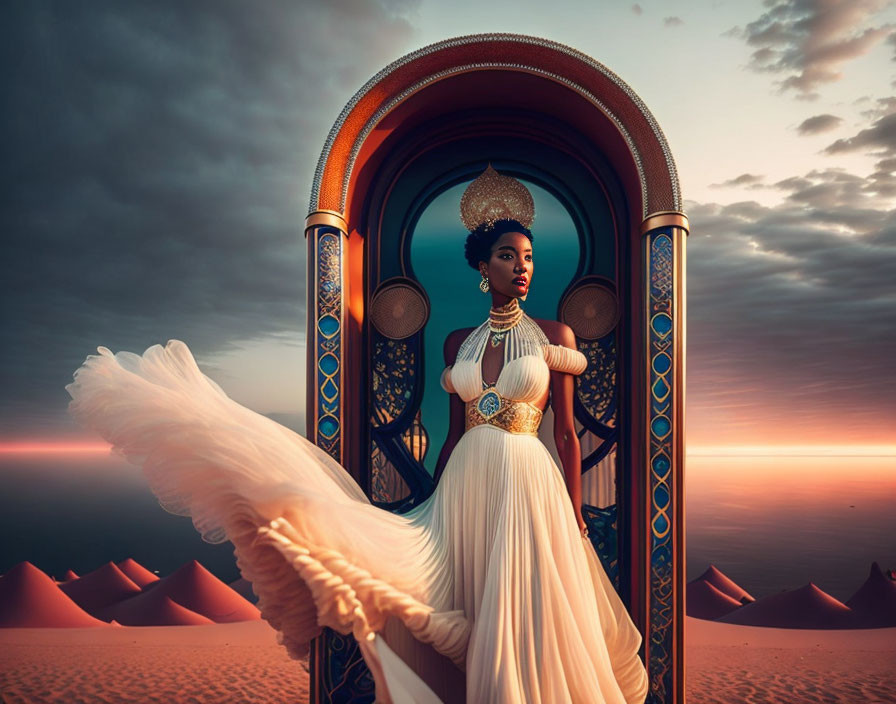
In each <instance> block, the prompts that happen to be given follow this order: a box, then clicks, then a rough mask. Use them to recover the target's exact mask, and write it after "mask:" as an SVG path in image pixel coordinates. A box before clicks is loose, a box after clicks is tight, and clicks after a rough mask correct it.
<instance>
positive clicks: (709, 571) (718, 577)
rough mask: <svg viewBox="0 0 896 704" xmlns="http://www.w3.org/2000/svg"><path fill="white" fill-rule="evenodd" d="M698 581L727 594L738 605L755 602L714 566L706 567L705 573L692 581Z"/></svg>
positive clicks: (746, 592) (744, 590)
mask: <svg viewBox="0 0 896 704" xmlns="http://www.w3.org/2000/svg"><path fill="white" fill-rule="evenodd" d="M700 579H702V580H703V581H705V582H708V583H709V584H711V585H712V586H714V587H715V588H716V589H718V590H719V591H720V592H722V593H723V594H727V595H728V596H730V597H731V598H732V599H734V600H735V601H736V602H738V603H739V604H746V603H748V602H751V601H756V600H755V599H754V598H753V597H752V596H751V595H750V593H749V592H748V591H747V590H746V589H744V588H743V587H741V586H740V585H739V584H737V583H736V582H735V581H734V580H733V579H731V578H730V577H728V575H726V574H725V573H724V572H722V570H720V569H719V568H718V567H716V566H715V565H710V566H709V567H707V568H706V572H704V573H703V574H701V575H700V576H699V577H697V579H695V580H694V581H695V582H696V581H697V580H700Z"/></svg>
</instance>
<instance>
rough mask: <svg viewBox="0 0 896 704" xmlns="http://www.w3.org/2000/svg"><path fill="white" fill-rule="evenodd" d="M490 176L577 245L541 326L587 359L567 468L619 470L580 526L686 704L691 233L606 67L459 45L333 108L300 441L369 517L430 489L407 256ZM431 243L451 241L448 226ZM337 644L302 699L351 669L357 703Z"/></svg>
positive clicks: (635, 105)
mask: <svg viewBox="0 0 896 704" xmlns="http://www.w3.org/2000/svg"><path fill="white" fill-rule="evenodd" d="M489 162H490V163H492V165H493V166H495V168H497V169H498V170H499V172H501V173H508V174H510V175H513V176H515V177H517V178H520V179H522V180H525V181H526V182H528V183H531V184H534V185H535V186H537V187H538V188H541V189H543V190H544V191H545V192H547V193H549V194H550V195H551V197H553V198H554V199H556V201H557V202H558V203H560V204H561V205H562V207H563V209H564V210H565V212H566V213H567V214H568V217H569V219H570V221H571V223H572V227H573V228H574V230H575V239H576V241H577V252H576V263H575V267H574V273H573V275H572V276H571V277H570V279H569V281H568V282H566V283H565V286H564V290H563V293H562V295H561V296H560V302H559V306H558V309H557V310H555V311H554V312H553V313H552V316H551V317H556V316H558V315H559V316H560V317H562V318H563V319H564V320H566V321H567V322H570V324H571V325H572V327H573V329H574V331H575V332H576V336H577V344H578V346H579V349H580V350H581V351H583V352H584V353H585V354H586V356H587V357H588V358H589V369H588V370H587V371H586V373H585V374H583V375H582V376H581V377H580V378H579V381H578V385H577V401H576V417H577V420H578V421H579V425H580V427H581V430H582V435H583V446H584V447H586V448H589V449H590V452H589V453H588V455H587V457H586V458H585V459H584V461H583V469H585V470H589V469H591V468H592V467H594V466H600V467H602V468H603V469H602V471H604V472H606V471H607V468H608V467H611V468H612V470H613V474H614V476H615V487H612V485H611V491H612V489H613V488H615V497H614V498H615V501H613V502H612V503H608V502H604V503H607V505H606V506H593V509H594V510H593V511H590V512H588V517H589V522H590V521H594V523H595V526H596V527H597V528H598V530H597V531H596V534H597V535H598V536H600V537H599V538H598V541H602V545H601V546H598V552H599V553H600V554H601V556H602V558H603V559H604V563H605V565H608V566H609V568H608V572H610V573H611V575H612V577H613V578H614V581H615V583H616V584H617V586H618V589H619V592H620V594H621V595H622V597H623V599H624V601H625V602H626V603H627V604H628V606H629V609H630V612H631V614H632V618H633V620H634V621H635V623H636V625H638V627H639V628H640V629H641V632H642V633H643V634H644V636H645V637H644V657H645V661H646V664H647V667H648V674H649V676H650V698H651V701H656V702H673V701H683V698H684V693H683V687H684V680H683V667H684V663H683V657H684V648H683V629H684V604H683V599H684V505H683V499H684V492H683V484H682V480H683V460H684V453H683V449H684V427H683V418H684V416H683V410H684V331H685V328H684V320H685V315H684V304H685V302H684V251H685V238H686V234H687V227H688V225H687V219H686V217H685V216H684V214H683V213H682V212H681V195H680V193H679V189H678V182H677V176H676V173H675V167H674V163H673V161H672V158H671V155H670V153H669V149H668V146H667V145H666V142H665V139H664V137H663V135H662V132H661V131H660V129H659V127H658V125H657V124H656V121H655V120H654V119H653V117H652V116H651V115H650V113H649V111H648V110H647V109H646V107H645V106H644V105H643V103H642V102H641V101H640V99H638V97H637V96H636V95H635V94H634V93H633V92H632V91H631V89H630V88H629V87H628V86H626V85H625V83H623V82H622V81H621V80H620V79H619V78H618V77H616V76H615V75H614V74H613V73H612V72H610V71H609V70H608V69H606V67H604V66H602V65H601V64H599V63H598V62H596V61H594V60H593V59H591V58H589V57H587V56H585V55H583V54H581V53H579V52H576V51H574V50H572V49H570V48H569V47H565V46H563V45H560V44H556V43H554V42H549V41H546V40H543V39H538V38H535V37H526V36H520V35H507V34H494V35H473V36H467V37H460V38H457V39H451V40H447V41H444V42H439V43H438V44H434V45H432V46H429V47H425V48H423V49H420V50H419V51H416V52H413V53H412V54H409V55H407V56H405V57H403V58H402V59H399V60H398V61H396V62H395V63H393V64H391V65H390V66H388V67H386V68H385V69H383V70H382V71H381V72H380V73H379V74H377V76H375V77H374V78H373V79H371V81H370V82H368V84H367V85H365V86H364V87H363V88H362V89H361V90H360V91H359V92H358V94H356V95H355V97H354V98H352V100H351V101H349V103H348V104H347V105H346V107H345V109H344V110H343V112H342V114H341V115H340V117H339V119H338V120H337V121H336V123H335V124H334V126H333V129H332V131H331V133H330V135H329V137H328V139H327V142H326V144H325V146H324V149H323V153H322V155H321V159H320V162H319V164H318V169H317V172H316V175H315V181H314V187H313V191H312V198H311V205H310V214H309V216H308V218H307V220H306V237H307V242H308V266H309V277H308V284H309V288H308V399H307V402H308V437H309V438H311V439H313V440H314V441H315V442H317V443H318V444H319V445H320V446H321V447H323V448H324V449H326V450H327V451H328V452H329V453H330V454H331V455H333V457H335V458H336V459H337V460H339V461H340V462H341V463H342V464H343V465H344V466H345V467H346V468H347V469H348V470H349V471H350V472H351V473H352V475H353V476H354V477H355V478H356V479H357V480H358V482H359V483H360V484H361V486H362V487H364V489H365V490H366V491H367V492H368V495H369V496H371V498H372V499H374V500H375V501H379V502H380V503H382V504H383V505H386V506H388V507H390V508H392V509H394V510H402V508H403V507H406V506H409V505H413V504H414V503H415V502H417V501H419V500H421V499H422V498H424V497H425V496H426V495H428V492H429V491H430V490H431V479H430V475H429V473H428V471H427V470H426V457H425V456H426V453H427V452H438V448H435V449H430V448H429V445H430V443H436V444H438V443H440V442H441V438H439V437H434V436H433V435H432V433H431V432H430V430H429V429H427V427H426V421H425V419H424V418H423V416H422V414H421V406H422V405H423V402H424V398H427V397H426V394H427V393H430V394H432V393H438V392H439V391H438V379H437V377H436V378H435V379H433V378H431V377H432V373H431V370H430V373H427V371H426V370H427V364H426V359H425V357H426V349H427V337H426V336H427V324H428V322H429V313H430V302H429V298H428V294H427V291H426V286H425V285H424V284H423V283H421V276H420V272H416V271H415V267H414V261H413V256H412V249H413V247H412V243H413V241H414V233H415V230H416V228H417V227H418V225H419V221H420V218H421V216H422V215H423V213H424V212H425V211H426V208H427V206H428V205H430V204H431V203H433V202H434V201H436V199H438V198H439V197H440V195H442V194H444V193H446V192H448V191H450V190H451V189H452V188H455V187H457V186H459V185H461V184H465V183H467V182H469V181H470V180H472V179H473V178H475V177H476V176H477V175H478V174H479V173H481V172H482V171H483V170H484V168H485V167H486V165H487V163H489ZM444 227H446V228H448V229H450V228H452V227H453V229H454V231H455V232H457V233H458V234H457V237H458V240H459V242H460V244H459V245H458V247H459V248H460V247H462V234H463V233H461V232H460V224H459V222H455V223H454V224H451V223H445V224H444ZM536 236H537V228H536ZM461 270H462V263H458V271H461ZM423 278H424V279H425V277H423ZM396 305H397V306H399V307H400V309H401V311H402V315H401V316H400V318H401V321H400V322H401V324H400V325H394V324H392V323H390V322H389V321H390V315H389V311H390V310H391V309H390V306H396ZM480 317H481V316H479V315H478V314H476V315H474V316H473V319H472V320H470V321H469V322H468V323H467V322H465V324H474V323H475V322H478V320H479V318H480ZM392 318H394V319H397V317H396V316H392ZM573 323H574V324H573ZM435 334H436V332H435V329H434V327H432V328H430V331H429V335H430V336H433V335H435ZM430 354H431V353H430ZM430 366H431V365H430ZM436 366H438V365H436ZM587 476H588V475H587V474H586V477H587ZM592 476H594V475H592ZM598 483H600V482H598ZM586 484H587V483H586ZM602 491H603V493H604V496H606V492H607V489H606V487H604V489H603V490H602ZM349 640H350V639H349ZM349 640H344V639H339V638H335V645H334V643H330V644H329V645H328V644H327V643H325V642H321V643H320V644H318V648H317V650H316V651H315V652H316V656H315V658H316V659H315V663H314V667H315V674H314V677H313V678H312V679H313V682H312V686H313V690H314V691H313V695H314V696H315V698H316V699H317V700H318V701H329V700H330V699H331V695H330V694H329V691H330V689H331V688H332V686H333V682H334V681H335V680H339V681H340V682H341V683H342V686H343V690H344V683H345V682H346V681H350V680H351V679H352V675H351V674H347V673H351V672H354V673H355V675H356V676H357V683H358V684H357V686H358V688H359V692H360V690H363V687H364V681H365V680H364V677H363V672H361V670H360V669H358V662H357V661H356V660H353V659H352V658H353V657H354V656H352V655H351V649H350V647H349V646H350V642H349ZM361 669H362V668H361ZM353 696H354V695H353ZM358 696H359V697H362V696H364V695H362V694H360V693H359V694H358ZM358 700H359V701H360V700H361V699H358Z"/></svg>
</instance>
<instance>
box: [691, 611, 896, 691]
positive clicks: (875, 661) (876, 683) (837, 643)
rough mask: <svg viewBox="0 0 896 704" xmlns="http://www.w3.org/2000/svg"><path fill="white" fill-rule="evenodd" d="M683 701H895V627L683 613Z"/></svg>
mask: <svg viewBox="0 0 896 704" xmlns="http://www.w3.org/2000/svg"><path fill="white" fill-rule="evenodd" d="M686 638H687V654H686V662H687V679H686V686H687V702H688V704H769V703H771V702H781V703H782V704H789V703H790V702H794V703H800V704H802V703H805V704H814V703H815V702H824V703H825V704H827V703H832V704H834V703H836V704H878V703H883V702H896V666H894V663H896V628H878V629H868V630H850V631H820V630H797V629H786V628H759V627H755V626H738V625H734V624H726V623H713V622H711V621H701V620H699V619H693V618H689V619H688V620H687V634H686Z"/></svg>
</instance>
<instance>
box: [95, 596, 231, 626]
mask: <svg viewBox="0 0 896 704" xmlns="http://www.w3.org/2000/svg"><path fill="white" fill-rule="evenodd" d="M97 616H98V617H99V618H101V619H103V620H104V621H111V620H113V619H114V620H115V621H117V622H118V623H120V624H121V625H123V626H207V625H210V624H213V623H214V621H212V620H211V619H210V618H206V617H205V616H203V615H202V614H198V613H196V612H195V611H190V609H188V608H186V607H184V606H181V605H180V604H178V603H177V602H175V601H173V600H172V599H171V597H169V596H168V595H167V594H165V593H164V592H163V591H160V590H157V589H149V590H148V591H146V592H143V593H142V594H140V595H139V596H135V597H131V598H130V599H125V600H124V601H121V602H119V603H117V604H113V605H112V606H109V607H106V608H105V609H103V610H101V611H98V612H97Z"/></svg>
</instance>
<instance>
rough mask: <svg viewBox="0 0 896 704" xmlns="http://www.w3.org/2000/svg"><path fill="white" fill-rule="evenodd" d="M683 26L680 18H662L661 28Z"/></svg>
mask: <svg viewBox="0 0 896 704" xmlns="http://www.w3.org/2000/svg"><path fill="white" fill-rule="evenodd" d="M682 24H684V20H683V19H681V17H664V18H663V26H664V27H678V26H679V25H682Z"/></svg>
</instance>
